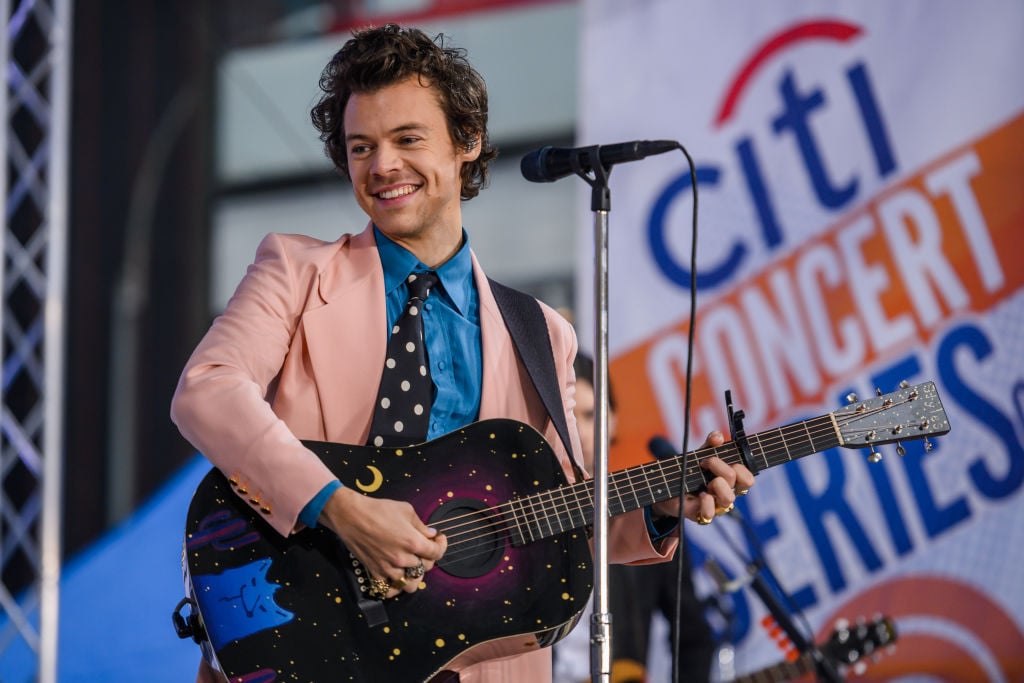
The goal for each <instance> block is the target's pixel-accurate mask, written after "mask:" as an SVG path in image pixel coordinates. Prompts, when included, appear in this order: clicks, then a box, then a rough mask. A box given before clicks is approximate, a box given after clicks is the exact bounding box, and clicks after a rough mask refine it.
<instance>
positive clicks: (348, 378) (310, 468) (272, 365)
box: [171, 226, 676, 683]
mask: <svg viewBox="0 0 1024 683" xmlns="http://www.w3.org/2000/svg"><path fill="white" fill-rule="evenodd" d="M473 270H474V278H475V280H476V285H477V288H478V291H479V294H480V324H481V336H482V343H483V391H482V396H481V404H480V419H487V418H491V417H506V418H512V419H516V420H520V421H522V422H525V423H527V424H530V425H532V426H533V427H535V428H536V429H537V430H538V431H540V432H541V433H543V434H544V436H545V437H546V438H547V440H548V442H549V443H550V444H551V445H552V447H553V449H554V451H555V452H556V454H557V455H558V457H559V460H560V461H561V464H562V469H563V470H564V471H565V473H566V476H567V477H568V479H569V480H570V481H572V480H573V479H574V477H573V473H572V468H571V465H570V462H569V456H568V453H567V451H566V449H565V446H564V444H563V443H562V442H561V439H559V437H558V435H557V433H556V431H555V429H554V426H553V424H552V423H551V420H550V419H549V418H548V417H547V413H546V412H545V410H544V407H543V405H542V403H541V401H540V397H539V396H538V395H537V393H536V391H535V390H534V388H533V385H532V384H531V382H530V379H529V376H528V375H527V372H526V369H525V368H524V367H522V365H521V364H520V363H519V360H518V356H517V355H516V351H515V347H514V345H513V342H512V339H511V337H510V336H509V333H508V330H507V329H506V328H505V324H504V321H503V319H502V316H501V312H500V311H499V310H498V307H497V304H496V303H495V300H494V296H493V294H492V293H491V290H490V287H489V285H488V282H487V278H486V276H485V275H484V273H483V270H482V269H481V268H480V265H479V263H478V262H477V260H476V257H475V255H474V257H473ZM384 298H385V297H384V278H383V270H382V267H381V262H380V257H379V256H378V254H377V248H376V245H375V242H374V237H373V230H372V229H371V228H370V227H369V226H368V227H367V228H366V229H365V230H364V231H363V232H361V233H359V234H356V235H349V234H346V235H343V236H342V237H341V238H340V239H339V240H338V241H336V242H330V243H327V242H323V241H320V240H316V239H313V238H310V237H305V236H299V235H279V234H270V235H268V236H267V237H266V238H264V240H263V242H262V243H261V244H260V246H259V249H258V250H257V253H256V259H255V262H254V263H253V264H252V265H251V266H249V270H248V272H247V273H246V276H245V278H244V279H243V280H242V282H241V283H240V284H239V286H238V289H237V290H236V291H235V294H234V295H233V296H232V298H231V300H230V301H229V302H228V305H227V307H226V309H225V310H224V312H223V314H222V315H220V316H219V317H218V318H217V319H216V320H215V321H214V323H213V325H212V326H211V328H210V330H209V331H208V332H207V334H206V335H205V336H204V337H203V339H202V341H201V342H200V343H199V345H198V347H197V348H196V350H195V351H194V353H193V354H192V357H191V358H190V359H189V361H188V364H187V365H186V367H185V369H184V371H183V373H182V375H181V379H180V380H179V382H178V387H177V390H176V392H175V394H174V398H173V400H172V403H171V419H172V420H173V421H174V422H175V424H176V425H177V426H178V428H179V429H180V431H181V433H182V434H183V435H184V436H185V438H186V439H188V440H189V441H190V442H191V443H192V445H193V446H195V447H196V448H197V449H198V450H199V451H200V452H202V453H203V454H204V455H205V456H206V457H207V458H208V459H209V460H210V461H211V462H212V463H213V464H214V465H215V466H216V467H218V468H219V469H220V470H221V471H222V472H223V473H224V474H225V475H226V476H229V477H238V479H239V480H240V481H241V482H243V483H245V484H247V486H246V488H247V489H248V491H249V493H250V494H251V493H255V494H256V497H258V498H259V499H260V502H261V505H263V506H266V507H269V508H270V514H269V515H265V518H266V519H267V521H268V522H269V523H270V524H271V525H272V526H273V527H274V529H276V530H277V531H278V532H279V533H281V534H283V535H287V534H290V533H294V532H295V531H298V530H299V529H301V523H300V522H299V521H298V515H299V512H300V511H301V510H302V508H303V507H304V506H305V505H306V503H308V502H309V501H310V500H311V499H312V498H313V496H314V495H315V494H316V493H317V492H319V491H320V489H322V488H323V487H324V485H325V484H327V483H328V482H329V481H331V480H332V479H333V478H334V475H332V474H331V472H330V471H329V470H328V469H327V467H326V466H324V465H323V463H321V462H320V460H319V458H317V457H316V456H315V455H314V454H313V453H311V452H310V451H309V450H307V449H306V448H304V447H303V446H302V444H301V443H300V439H314V440H324V441H336V442H341V443H365V442H366V439H367V436H368V434H369V430H370V422H371V419H372V411H373V397H374V396H376V392H377V387H378V385H379V384H380V377H381V372H382V368H383V365H384V352H385V347H386V329H387V321H386V312H385V307H384V304H383V302H384ZM542 307H543V310H544V315H545V318H546V320H547V326H548V332H549V335H550V337H551V345H552V349H553V351H554V357H555V366H556V369H557V373H558V381H559V383H560V385H561V386H562V387H563V391H562V400H563V403H564V406H565V414H566V420H567V421H568V424H569V431H570V434H571V436H572V441H573V450H574V451H575V452H577V453H578V452H579V450H580V446H579V436H578V433H577V430H576V421H575V419H574V417H573V412H572V408H573V404H574V398H573V395H574V391H575V389H574V383H575V376H574V374H573V370H572V361H573V358H574V357H575V354H576V335H575V333H574V331H573V329H572V327H571V326H570V325H569V323H568V322H566V321H565V320H564V319H563V318H562V317H561V316H560V315H559V314H558V313H556V312H555V311H553V310H552V309H551V308H550V307H547V306H542ZM608 533H609V544H608V545H609V556H610V558H611V561H613V562H616V563H647V562H659V561H663V560H665V559H668V558H669V557H671V555H672V552H673V551H674V549H675V545H676V541H675V540H674V539H673V540H666V541H662V542H661V543H660V544H659V546H660V547H659V548H657V549H656V548H655V547H654V546H653V545H652V544H651V541H650V537H649V535H648V533H647V530H646V525H645V523H644V520H643V516H642V513H641V512H640V511H637V512H634V513H629V514H626V515H621V516H619V517H616V518H615V519H614V520H612V522H611V523H610V524H609V532H608ZM584 627H585V626H581V628H584ZM550 677H551V655H550V648H545V649H543V650H540V651H537V652H533V653H530V654H527V655H520V656H515V657H507V658H505V659H502V660H492V661H488V662H483V663H481V664H478V665H474V666H472V667H470V668H469V669H466V670H464V671H463V672H462V673H461V679H462V682H463V683H474V682H476V681H481V682H482V681H486V682H487V683H493V682H497V681H509V682H510V683H511V682H512V681H524V680H530V681H532V682H534V683H542V682H543V681H548V680H550Z"/></svg>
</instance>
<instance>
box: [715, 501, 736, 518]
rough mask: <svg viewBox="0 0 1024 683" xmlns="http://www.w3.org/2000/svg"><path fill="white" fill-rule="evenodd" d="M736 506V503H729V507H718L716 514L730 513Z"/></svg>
mask: <svg viewBox="0 0 1024 683" xmlns="http://www.w3.org/2000/svg"><path fill="white" fill-rule="evenodd" d="M734 507H736V503H729V507H724V508H723V507H716V508H715V514H716V515H726V514H729V513H730V512H732V509H733V508H734Z"/></svg>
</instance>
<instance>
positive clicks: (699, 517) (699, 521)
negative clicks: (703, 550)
mask: <svg viewBox="0 0 1024 683" xmlns="http://www.w3.org/2000/svg"><path fill="white" fill-rule="evenodd" d="M713 519H714V517H705V516H704V515H702V514H701V513H699V512H698V513H697V524H700V525H701V526H707V525H708V524H711V520H713Z"/></svg>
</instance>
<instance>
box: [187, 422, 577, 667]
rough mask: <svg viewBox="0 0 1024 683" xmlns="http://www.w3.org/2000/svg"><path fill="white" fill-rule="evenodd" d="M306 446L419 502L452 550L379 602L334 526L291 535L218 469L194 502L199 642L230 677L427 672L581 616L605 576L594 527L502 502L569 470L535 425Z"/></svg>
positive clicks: (523, 646) (192, 571)
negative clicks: (371, 443)
mask: <svg viewBox="0 0 1024 683" xmlns="http://www.w3.org/2000/svg"><path fill="white" fill-rule="evenodd" d="M306 446H307V447H309V448H310V449H311V450H313V451H314V452H315V453H317V455H319V456H320V457H321V458H322V459H323V461H324V462H325V463H326V464H327V466H328V467H329V468H330V469H331V470H332V471H333V472H334V473H335V474H336V475H337V476H338V478H339V479H340V480H341V481H342V482H343V483H344V484H345V485H346V486H351V487H355V488H357V489H359V490H362V491H363V492H364V493H366V495H371V496H379V497H385V498H393V499H398V500H404V501H406V502H408V503H410V504H411V505H412V506H413V507H414V508H415V509H416V511H417V512H418V513H419V515H420V517H421V518H422V519H424V520H426V521H427V522H428V523H429V524H430V525H432V526H435V527H437V528H438V529H440V530H441V531H443V532H444V533H445V534H446V535H447V536H448V538H449V549H448V552H447V553H446V555H445V557H444V558H443V559H442V560H441V562H440V563H439V564H438V566H437V567H436V568H435V569H434V570H433V571H431V572H429V573H427V574H426V576H425V577H424V578H423V579H422V582H423V587H422V588H421V590H419V591H417V592H416V593H413V594H408V593H403V594H401V595H400V596H399V597H396V598H391V599H388V600H385V601H373V600H369V599H368V598H367V597H366V594H365V588H364V587H365V586H366V585H367V584H366V580H367V577H366V573H365V571H364V570H363V569H362V567H361V566H359V564H358V563H357V562H355V560H354V558H352V557H351V556H350V554H349V553H348V551H347V549H346V548H345V547H344V546H343V545H342V544H341V543H340V541H339V540H338V538H337V537H336V536H335V535H334V534H333V533H331V532H329V531H326V530H323V529H307V530H305V531H302V532H300V533H298V534H295V535H293V536H291V537H289V538H282V537H281V536H280V535H279V534H278V533H277V532H276V531H274V530H273V529H272V528H271V527H270V526H269V525H268V524H267V523H266V522H265V521H264V520H263V519H262V518H261V517H260V513H259V512H258V511H257V510H255V509H254V508H253V507H252V506H250V505H249V504H248V503H247V502H245V501H243V500H241V499H240V498H239V496H238V494H237V493H236V492H235V490H234V489H235V488H236V485H235V484H233V483H230V482H228V480H227V479H225V477H224V476H223V475H222V474H221V473H220V472H219V471H218V470H216V469H214V470H212V471H211V472H210V473H209V474H207V475H206V477H205V479H204V480H203V481H202V482H201V483H200V485H199V488H198V489H197V491H196V494H195V496H194V497H193V500H192V504H191V506H190V508H189V511H188V519H187V524H186V535H185V550H184V552H185V562H184V569H185V573H186V585H187V586H188V587H189V589H190V591H189V592H190V595H191V597H192V598H193V599H194V600H195V603H196V609H197V612H198V614H199V616H200V617H201V619H202V623H203V626H204V627H205V635H206V637H207V642H204V643H202V644H203V646H204V648H206V649H207V651H208V653H210V652H212V654H214V655H215V657H216V660H217V662H218V663H219V664H220V666H221V668H222V670H223V671H224V673H225V674H226V675H227V676H228V677H229V679H230V680H231V681H232V682H235V681H240V682H244V683H269V682H270V681H293V680H295V681H318V682H320V681H365V682H371V681H372V682H373V683H381V682H383V681H403V682H404V681H428V680H430V679H431V678H433V677H434V676H435V675H436V674H438V673H439V672H441V671H444V670H452V671H458V670H459V669H461V668H463V667H464V666H466V665H467V664H470V663H473V662H475V661H479V660H482V659H490V658H494V657H500V656H504V655H509V654H516V653H522V652H529V651H531V650H536V649H538V648H540V647H544V646H546V645H550V644H551V643H553V642H555V641H557V640H559V639H560V638H562V637H563V636H564V635H565V634H566V633H567V632H568V631H569V630H570V629H571V628H572V626H573V625H574V624H575V622H576V620H577V619H578V616H579V613H580V612H581V611H582V610H583V608H584V607H585V606H586V604H587V601H588V600H589V598H590V593H591V588H592V582H593V573H592V568H591V562H590V550H589V545H588V542H587V537H586V533H585V531H584V530H582V529H576V530H569V531H565V532H561V533H553V534H552V535H550V536H548V537H545V538H538V539H534V538H533V537H532V536H533V532H531V531H530V530H529V529H528V528H525V527H523V526H522V525H520V524H519V522H518V521H517V520H516V519H514V517H515V516H517V515H519V514H521V510H517V509H516V508H515V507H514V506H506V505H504V504H505V503H506V502H507V501H514V500H517V499H520V498H523V497H526V496H531V495H535V494H538V493H543V492H545V491H551V490H557V489H558V488H560V487H562V486H565V485H566V484H567V482H566V480H565V477H564V475H563V473H562V470H561V468H560V466H559V464H558V461H557V458H556V456H555V455H554V453H553V452H552V451H551V448H550V446H549V445H548V444H547V443H546V441H545V440H544V439H543V437H542V436H541V435H540V434H538V433H537V432H536V431H534V430H533V429H531V428H530V427H528V426H526V425H523V424H521V423H518V422H515V421H513V420H488V421H484V422H479V423H475V424H473V425H470V426H469V427H467V428H466V429H463V430H460V431H456V432H453V433H451V434H448V435H446V436H443V437H441V438H439V439H436V440H434V441H431V442H428V443H426V444H422V445H419V446H413V447H408V448H404V449H388V448H380V449H378V448H368V447H363V446H347V445H342V444H333V443H325V442H306ZM510 517H512V518H513V519H509V518H510Z"/></svg>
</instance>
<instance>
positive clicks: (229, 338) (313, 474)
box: [171, 234, 334, 535]
mask: <svg viewBox="0 0 1024 683" xmlns="http://www.w3.org/2000/svg"><path fill="white" fill-rule="evenodd" d="M297 239H299V238H297V237H289V238H285V237H284V236H281V235H275V234H271V235H268V236H267V237H266V238H264V240H263V242H262V243H261V244H260V246H259V249H258V250H257V253H256V258H255V261H254V263H253V264H252V265H251V266H250V267H249V270H248V272H247V273H246V275H245V277H244V278H243V280H242V281H241V283H240V284H239V286H238V288H237V290H236V291H235V293H234V295H233V296H232V298H231V300H230V301H229V302H228V304H227V307H226V309H225V310H224V312H223V314H221V315H220V316H218V317H217V319H216V320H215V321H214V322H213V324H212V325H211V327H210V329H209V331H208V332H207V333H206V335H205V336H204V337H203V339H202V340H201V341H200V342H199V345H198V346H197V347H196V349H195V351H194V352H193V354H192V356H191V358H190V359H189V361H188V363H187V364H186V366H185V369H184V371H183V372H182V375H181V378H180V379H179V381H178V386H177V389H176V391H175V393H174V397H173V398H172V401H171V419H172V420H173V421H174V423H175V424H176V425H177V426H178V429H179V430H180V431H181V433H182V435H183V436H184V437H185V438H186V439H188V441H189V442H191V443H192V445H193V446H195V447H196V448H197V449H198V450H199V451H200V452H201V453H203V454H204V455H205V456H206V457H207V458H208V459H209V460H210V461H211V462H212V463H213V464H214V465H215V466H216V467H217V468H218V469H220V470H221V472H223V473H224V475H225V476H226V477H228V478H229V479H233V480H235V481H238V482H239V483H240V484H242V485H243V486H244V488H245V490H246V491H247V494H246V495H244V496H242V498H243V500H246V501H247V502H248V503H249V504H250V505H252V506H253V507H254V508H256V509H259V510H260V511H261V512H262V514H263V515H264V516H265V517H266V519H267V520H268V522H269V523H270V524H271V525H272V526H273V527H274V528H275V529H276V530H277V531H278V532H279V533H281V534H282V535H287V534H289V533H292V532H293V531H296V530H297V524H298V521H297V520H298V515H299V512H300V511H301V510H302V508H303V507H304V506H305V505H306V503H308V502H309V501H310V500H311V499H312V498H313V496H314V495H315V494H316V493H317V492H318V491H319V490H320V489H322V488H323V487H324V486H325V485H326V484H327V483H328V482H330V481H331V480H333V479H334V475H333V474H332V473H331V472H330V470H329V469H328V468H327V467H326V466H325V465H324V464H323V463H322V462H321V461H320V459H319V458H317V457H316V455H314V454H313V453H312V452H311V451H309V450H308V449H306V448H305V447H304V446H303V445H302V444H301V442H300V441H299V440H298V438H296V436H295V435H294V434H293V433H292V432H291V430H290V429H289V428H288V426H287V425H286V424H285V423H284V421H282V420H281V419H280V418H279V417H278V416H277V415H276V414H275V413H274V411H273V409H272V407H271V403H270V400H271V398H272V395H273V389H274V383H275V380H276V378H277V377H278V374H279V372H280V370H281V368H282V366H283V364H284V362H285V358H286V356H287V354H288V353H289V349H290V344H291V342H292V339H293V337H294V335H295V330H296V326H297V324H298V321H299V318H300V316H301V314H302V312H303V310H304V308H305V306H306V303H307V301H308V299H309V296H310V292H311V291H313V288H315V286H316V279H317V278H316V265H315V263H314V262H311V261H309V260H306V261H301V262H299V263H298V264H297V263H296V261H295V260H294V259H293V258H292V256H291V255H290V253H289V248H288V246H289V240H291V241H292V242H293V243H292V244H291V246H292V247H293V248H294V247H295V246H296V245H295V244H294V241H295V240H297ZM302 239H306V238H302ZM299 246H302V245H299ZM305 246H312V245H305ZM239 495H241V494H239ZM253 501H255V502H253Z"/></svg>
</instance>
